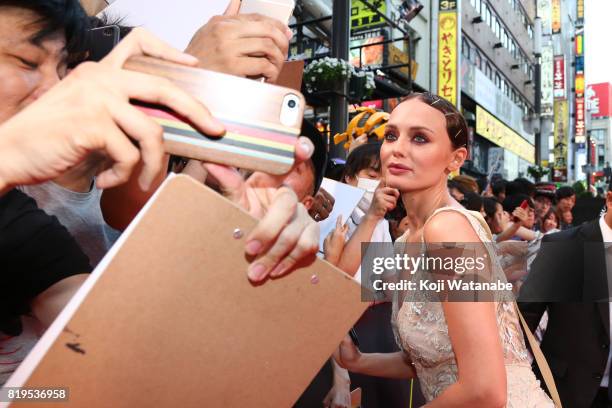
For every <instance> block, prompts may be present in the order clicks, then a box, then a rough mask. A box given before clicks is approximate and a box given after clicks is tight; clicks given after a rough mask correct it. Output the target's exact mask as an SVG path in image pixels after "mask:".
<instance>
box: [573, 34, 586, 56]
mask: <svg viewBox="0 0 612 408" xmlns="http://www.w3.org/2000/svg"><path fill="white" fill-rule="evenodd" d="M575 42H576V55H583V54H584V34H576V38H575Z"/></svg>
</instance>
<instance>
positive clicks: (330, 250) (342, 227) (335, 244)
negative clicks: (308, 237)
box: [323, 215, 348, 265]
mask: <svg viewBox="0 0 612 408" xmlns="http://www.w3.org/2000/svg"><path fill="white" fill-rule="evenodd" d="M347 233H348V225H346V223H344V224H343V223H342V215H339V216H338V219H337V220H336V228H334V229H333V230H331V231H330V233H329V235H328V236H327V237H326V238H325V241H324V242H323V252H324V254H325V260H326V261H327V262H329V263H331V264H332V265H338V262H339V261H340V257H341V256H342V251H343V250H344V243H345V242H346V234H347Z"/></svg>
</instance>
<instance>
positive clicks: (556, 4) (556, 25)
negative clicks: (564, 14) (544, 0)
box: [551, 0, 561, 34]
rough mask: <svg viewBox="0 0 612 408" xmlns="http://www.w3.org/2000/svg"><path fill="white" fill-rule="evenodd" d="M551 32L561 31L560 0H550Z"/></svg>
mask: <svg viewBox="0 0 612 408" xmlns="http://www.w3.org/2000/svg"><path fill="white" fill-rule="evenodd" d="M551 6H552V9H551V10H552V16H551V18H552V20H551V26H552V33H553V34H558V33H560V32H561V0H552V3H551Z"/></svg>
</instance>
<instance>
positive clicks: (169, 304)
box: [0, 176, 367, 408]
mask: <svg viewBox="0 0 612 408" xmlns="http://www.w3.org/2000/svg"><path fill="white" fill-rule="evenodd" d="M255 222H256V221H255V220H254V219H253V218H252V217H251V216H249V215H248V214H246V213H245V212H244V211H242V210H241V209H240V208H238V207H237V206H235V205H234V204H233V203H231V202H229V201H228V200H226V199H225V198H223V197H222V196H220V195H219V194H217V193H215V192H214V191H212V190H210V189H209V188H207V187H205V186H202V185H200V184H198V183H197V182H196V181H194V180H193V179H191V178H189V177H187V176H170V177H169V179H167V180H166V181H165V182H164V184H163V185H162V186H161V187H160V189H159V190H158V191H157V192H156V193H155V195H154V196H153V198H152V199H151V200H150V201H149V203H147V206H146V207H145V208H144V209H143V210H142V211H141V213H140V214H139V215H138V217H137V218H136V219H135V221H134V222H133V223H132V224H131V225H130V227H129V228H128V229H127V230H126V232H125V233H124V235H123V236H122V237H121V238H120V241H118V242H117V244H116V245H115V246H114V247H113V249H111V252H110V253H109V254H108V255H107V256H106V257H105V258H104V259H103V260H102V262H101V264H100V265H99V266H98V268H96V270H95V271H94V272H93V274H92V276H91V277H90V278H89V279H88V280H87V282H86V283H85V285H84V286H83V288H81V290H79V292H78V293H77V294H76V295H75V297H74V298H73V299H72V300H71V302H70V303H69V305H68V306H67V307H66V308H65V309H64V311H62V313H61V314H60V316H59V317H58V319H57V320H56V321H55V322H54V323H53V324H52V326H51V327H50V328H49V330H48V331H47V332H46V333H45V335H44V336H43V338H42V339H41V341H40V342H39V344H37V346H36V347H35V348H34V350H33V351H32V352H31V353H30V355H29V356H28V357H27V358H26V361H25V362H24V363H23V364H22V366H20V368H19V369H18V371H17V372H16V373H15V375H13V377H12V378H11V379H10V380H9V382H8V383H7V384H6V386H22V387H51V386H58V387H68V388H69V401H68V403H67V404H66V405H67V406H74V407H101V406H104V407H111V406H112V407H147V406H155V407H204V406H207V407H258V408H259V407H274V408H277V407H290V406H292V405H293V403H294V402H295V401H296V400H297V398H298V397H299V396H300V394H301V393H302V392H303V390H304V389H305V388H306V387H307V386H308V384H309V383H310V381H311V379H312V378H313V377H314V376H315V374H316V373H317V372H318V370H319V369H320V367H321V366H322V365H323V364H324V362H325V360H327V359H328V358H329V356H330V355H331V354H332V352H333V351H334V349H335V348H336V347H337V346H338V344H339V343H340V341H341V339H342V338H343V337H344V335H345V334H346V333H347V332H348V330H349V328H350V327H351V326H352V325H353V323H354V322H355V321H356V320H357V319H358V318H359V317H360V315H361V314H362V313H363V311H364V310H365V309H366V308H367V303H365V302H361V301H360V299H361V298H360V287H359V285H358V284H357V283H356V282H355V281H354V280H353V279H352V278H350V277H348V275H346V274H344V273H342V272H341V271H339V270H337V269H335V268H334V267H332V266H331V265H330V264H328V263H326V262H325V261H321V260H317V261H316V262H315V263H314V264H312V265H311V266H309V267H306V268H304V269H300V270H297V271H294V272H293V273H291V274H290V275H289V276H286V277H284V278H282V279H278V280H272V281H268V282H266V283H265V284H264V285H260V286H254V285H252V284H251V283H250V282H249V281H248V279H247V276H246V270H247V265H248V262H247V260H246V259H245V256H244V236H243V237H242V238H240V239H236V238H234V237H233V233H234V230H235V229H236V228H240V229H241V230H242V231H244V232H245V234H244V235H245V236H246V233H247V232H248V231H249V230H250V229H251V228H253V226H254V225H255ZM314 273H316V274H317V275H318V277H319V282H318V283H317V284H313V283H312V282H311V276H312V275H313V274H314ZM0 405H2V404H0ZM25 405H27V404H23V403H18V404H17V403H15V404H13V405H11V406H12V407H13V406H19V407H20V406H25ZM31 405H32V406H35V407H46V406H49V407H57V406H58V405H57V403H48V404H47V403H43V402H36V403H31ZM61 406H65V405H61Z"/></svg>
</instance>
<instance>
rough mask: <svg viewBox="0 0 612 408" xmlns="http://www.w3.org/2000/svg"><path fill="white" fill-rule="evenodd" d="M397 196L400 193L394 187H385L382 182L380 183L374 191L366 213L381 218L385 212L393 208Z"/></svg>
mask: <svg viewBox="0 0 612 408" xmlns="http://www.w3.org/2000/svg"><path fill="white" fill-rule="evenodd" d="M399 196H400V193H399V191H398V190H397V189H396V188H391V187H386V186H384V184H383V183H380V185H379V186H378V188H377V189H376V191H374V197H373V198H372V204H371V205H370V209H369V210H368V213H367V215H368V216H369V217H371V218H374V219H377V220H380V219H383V218H384V217H385V215H386V214H387V212H389V211H391V210H393V209H394V208H395V206H396V205H397V199H398V198H399Z"/></svg>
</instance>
